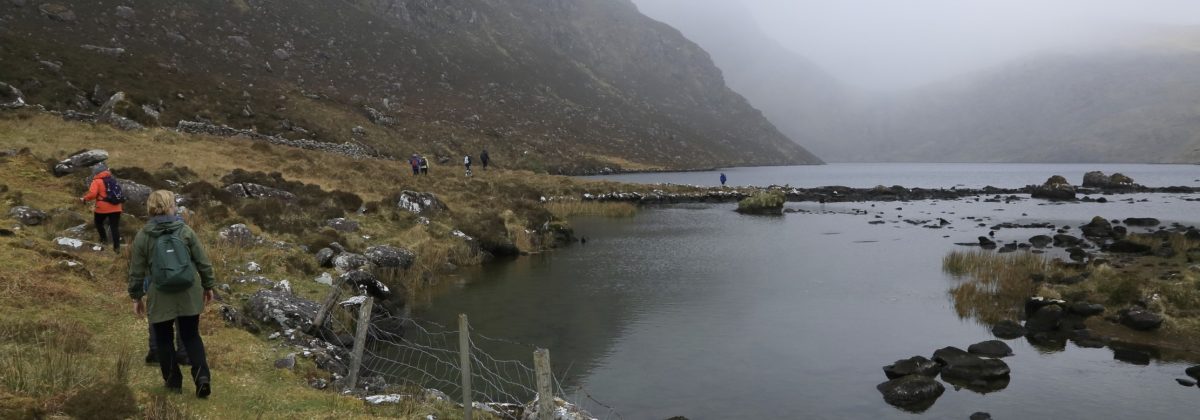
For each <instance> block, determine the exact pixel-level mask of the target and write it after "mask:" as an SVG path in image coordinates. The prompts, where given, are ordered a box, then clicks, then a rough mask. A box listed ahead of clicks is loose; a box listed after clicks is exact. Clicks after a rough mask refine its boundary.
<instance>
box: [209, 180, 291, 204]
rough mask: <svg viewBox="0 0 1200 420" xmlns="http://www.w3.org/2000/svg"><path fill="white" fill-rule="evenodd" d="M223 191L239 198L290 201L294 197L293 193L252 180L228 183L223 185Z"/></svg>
mask: <svg viewBox="0 0 1200 420" xmlns="http://www.w3.org/2000/svg"><path fill="white" fill-rule="evenodd" d="M225 191H228V192H229V193H230V194H233V195H234V196H235V197H239V198H254V199H262V198H271V199H276V200H283V201H292V200H294V199H295V198H296V195H295V194H292V193H290V192H287V191H284V190H281V189H278V188H271V187H268V186H266V185H260V184H255V183H253V182H241V183H236V184H229V185H226V186H225Z"/></svg>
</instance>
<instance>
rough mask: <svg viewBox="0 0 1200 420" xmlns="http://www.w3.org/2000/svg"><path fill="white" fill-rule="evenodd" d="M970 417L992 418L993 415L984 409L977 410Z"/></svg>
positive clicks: (974, 419) (970, 419) (978, 419)
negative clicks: (983, 410)
mask: <svg viewBox="0 0 1200 420" xmlns="http://www.w3.org/2000/svg"><path fill="white" fill-rule="evenodd" d="M968 419H969V420H992V415H991V414H988V413H985V412H982V411H976V412H974V413H971V417H969V418H968Z"/></svg>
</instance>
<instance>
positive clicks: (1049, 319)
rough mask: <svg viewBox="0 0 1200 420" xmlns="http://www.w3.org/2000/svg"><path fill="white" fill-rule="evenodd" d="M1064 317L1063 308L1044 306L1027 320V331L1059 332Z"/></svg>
mask: <svg viewBox="0 0 1200 420" xmlns="http://www.w3.org/2000/svg"><path fill="white" fill-rule="evenodd" d="M1062 316H1063V308H1062V306H1059V305H1046V306H1043V307H1041V308H1039V309H1038V310H1037V311H1036V312H1034V313H1033V315H1030V316H1029V319H1027V320H1025V329H1027V330H1029V331H1031V332H1042V331H1057V330H1058V327H1059V321H1060V320H1062Z"/></svg>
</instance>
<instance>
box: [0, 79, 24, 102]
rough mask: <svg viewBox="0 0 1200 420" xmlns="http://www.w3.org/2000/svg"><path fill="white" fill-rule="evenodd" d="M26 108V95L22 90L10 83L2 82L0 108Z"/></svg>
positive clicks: (0, 83) (0, 84) (0, 85)
mask: <svg viewBox="0 0 1200 420" xmlns="http://www.w3.org/2000/svg"><path fill="white" fill-rule="evenodd" d="M24 106H25V94H24V93H21V90H20V89H17V87H16V86H13V85H10V84H8V83H4V82H0V108H21V107H24Z"/></svg>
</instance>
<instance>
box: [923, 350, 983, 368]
mask: <svg viewBox="0 0 1200 420" xmlns="http://www.w3.org/2000/svg"><path fill="white" fill-rule="evenodd" d="M966 357H975V356H972V355H971V354H970V353H967V351H966V350H963V349H960V348H958V347H954V346H947V347H942V348H940V349H937V350H936V351H934V352H933V361H935V362H938V363H940V364H942V365H943V366H945V365H949V364H951V363H953V362H955V361H958V360H960V359H962V358H966Z"/></svg>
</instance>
